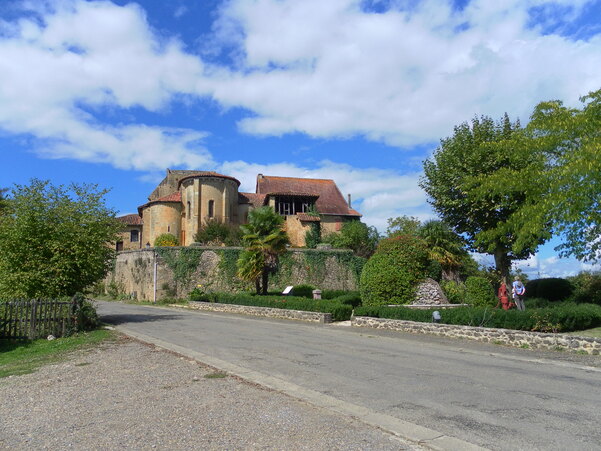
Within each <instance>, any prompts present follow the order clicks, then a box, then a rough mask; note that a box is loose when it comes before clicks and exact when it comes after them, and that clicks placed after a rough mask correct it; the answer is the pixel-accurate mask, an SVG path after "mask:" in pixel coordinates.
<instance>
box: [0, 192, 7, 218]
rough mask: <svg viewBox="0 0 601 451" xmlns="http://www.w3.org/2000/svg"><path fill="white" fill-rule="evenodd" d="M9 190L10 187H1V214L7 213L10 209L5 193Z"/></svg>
mask: <svg viewBox="0 0 601 451" xmlns="http://www.w3.org/2000/svg"><path fill="white" fill-rule="evenodd" d="M6 192H8V188H0V216H2V215H4V214H6V211H7V209H8V199H7V198H6V196H5V193H6Z"/></svg>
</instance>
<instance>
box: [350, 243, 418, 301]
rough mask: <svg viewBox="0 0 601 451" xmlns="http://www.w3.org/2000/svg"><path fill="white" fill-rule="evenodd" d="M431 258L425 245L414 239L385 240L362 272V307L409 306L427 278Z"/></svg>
mask: <svg viewBox="0 0 601 451" xmlns="http://www.w3.org/2000/svg"><path fill="white" fill-rule="evenodd" d="M428 255H429V254H428V249H427V246H426V243H425V242H424V241H423V240H422V239H420V238H417V237H415V236H411V235H399V236H396V237H394V238H387V239H384V240H382V241H381V242H380V245H379V246H378V249H377V250H376V253H375V254H374V255H373V256H372V257H371V258H370V259H369V260H368V261H367V263H366V264H365V266H364V267H363V272H362V273H361V283H360V285H361V299H362V300H363V305H381V304H408V303H410V302H411V301H412V300H413V298H414V295H415V288H416V285H417V283H418V282H419V281H420V280H422V279H424V278H425V277H426V269H427V266H428V262H429V257H428Z"/></svg>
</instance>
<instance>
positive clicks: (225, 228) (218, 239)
mask: <svg viewBox="0 0 601 451" xmlns="http://www.w3.org/2000/svg"><path fill="white" fill-rule="evenodd" d="M194 241H195V242H197V243H200V244H205V245H213V246H220V245H222V244H223V245H226V246H239V245H240V243H241V241H242V232H241V231H240V227H237V226H233V225H229V224H224V223H222V222H219V221H217V220H214V219H211V220H208V221H206V222H205V223H204V225H203V226H202V227H201V228H200V229H199V230H198V232H197V233H196V235H194Z"/></svg>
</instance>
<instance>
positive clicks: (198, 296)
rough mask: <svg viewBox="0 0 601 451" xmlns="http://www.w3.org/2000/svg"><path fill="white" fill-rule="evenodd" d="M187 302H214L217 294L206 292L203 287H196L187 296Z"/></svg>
mask: <svg viewBox="0 0 601 451" xmlns="http://www.w3.org/2000/svg"><path fill="white" fill-rule="evenodd" d="M188 300H189V301H191V302H216V301H217V294H216V293H214V292H211V291H208V290H207V289H206V287H205V286H203V285H197V286H196V287H194V289H193V290H192V291H190V293H189V294H188Z"/></svg>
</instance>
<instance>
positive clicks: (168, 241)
mask: <svg viewBox="0 0 601 451" xmlns="http://www.w3.org/2000/svg"><path fill="white" fill-rule="evenodd" d="M154 246H155V247H168V246H179V240H178V239H177V237H176V236H175V235H173V234H171V233H162V234H160V235H159V236H157V237H156V239H155V240H154Z"/></svg>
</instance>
